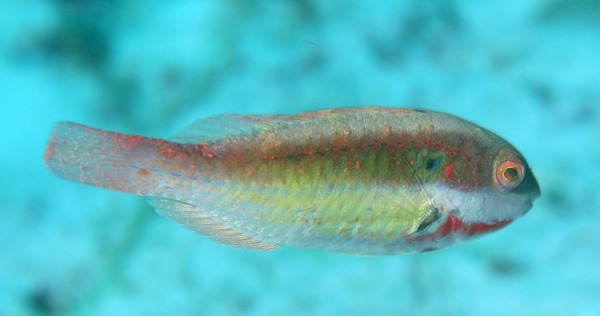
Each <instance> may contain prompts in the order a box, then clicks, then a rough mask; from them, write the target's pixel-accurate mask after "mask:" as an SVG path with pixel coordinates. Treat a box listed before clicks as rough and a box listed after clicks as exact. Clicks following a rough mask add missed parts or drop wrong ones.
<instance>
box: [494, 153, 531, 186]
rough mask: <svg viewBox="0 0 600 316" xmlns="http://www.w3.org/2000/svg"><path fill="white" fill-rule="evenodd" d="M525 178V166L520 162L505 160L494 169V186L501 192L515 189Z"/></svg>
mask: <svg viewBox="0 0 600 316" xmlns="http://www.w3.org/2000/svg"><path fill="white" fill-rule="evenodd" d="M524 177H525V166H523V163H521V162H520V161H515V160H505V161H503V162H501V163H499V164H498V166H497V167H496V185H497V186H498V188H500V189H501V190H503V191H508V190H512V189H514V188H516V187H517V186H518V185H519V184H521V182H522V181H523V178H524Z"/></svg>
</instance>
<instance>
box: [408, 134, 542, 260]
mask: <svg viewBox="0 0 600 316" xmlns="http://www.w3.org/2000/svg"><path fill="white" fill-rule="evenodd" d="M484 132H485V133H489V135H486V137H488V139H486V143H487V144H488V145H487V146H484V147H485V153H482V154H481V155H471V156H470V157H471V159H474V160H476V161H475V162H473V163H469V164H468V165H469V166H471V167H469V168H464V169H463V170H461V171H460V172H459V173H458V174H456V176H455V177H453V178H452V179H451V180H449V181H445V182H444V181H440V182H437V183H433V184H431V188H430V192H431V204H430V205H431V206H430V209H429V210H428V211H426V212H424V214H423V216H422V217H421V219H420V223H418V224H417V225H418V227H423V228H424V229H422V230H421V229H418V230H417V231H416V233H415V234H414V236H410V237H409V238H408V240H409V241H410V242H413V243H414V245H413V246H414V248H413V249H415V250H416V251H429V250H435V249H440V248H443V247H446V246H449V245H451V244H453V243H455V242H459V241H463V240H466V239H469V238H472V237H475V236H479V235H483V234H485V233H489V232H492V231H495V230H498V229H500V228H502V227H505V226H506V225H508V224H510V223H512V222H513V221H514V220H515V219H517V218H519V217H521V216H523V215H524V214H525V213H527V212H528V211H529V210H530V209H531V207H532V206H533V202H534V200H535V199H536V198H537V197H539V196H540V194H541V190H540V186H539V184H538V182H537V180H536V178H535V176H534V174H533V172H532V171H531V168H530V167H529V164H528V163H527V161H526V160H525V158H524V157H523V156H522V155H521V154H520V153H519V152H518V151H517V150H516V149H515V148H514V147H513V146H512V145H510V144H509V143H508V142H506V141H504V140H502V139H500V138H499V137H498V136H496V135H494V134H491V133H490V132H487V131H484ZM490 144H491V145H490ZM478 148H482V147H481V146H480V147H478ZM465 184H466V185H465Z"/></svg>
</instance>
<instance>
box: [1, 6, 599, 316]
mask: <svg viewBox="0 0 600 316" xmlns="http://www.w3.org/2000/svg"><path fill="white" fill-rule="evenodd" d="M599 78H600V1H598V0H534V1H520V0H491V1H476V0H470V1H467V0H465V1H317V0H315V1H308V0H306V1H300V0H299V1H233V0H224V1H193V0H173V1H157V0H148V1H133V0H132V1H124V0H123V1H119V0H109V1H100V0H87V1H84V0H80V1H77V0H60V1H59V0H54V1H50V0H46V1H43V0H19V1H17V0H3V1H1V2H0V118H1V122H2V124H1V125H0V132H1V135H2V137H0V153H1V156H0V173H1V176H0V190H1V191H0V202H1V204H0V205H1V206H2V207H0V315H2V316H3V315H486V316H489V315H599V314H600V269H599V267H600V225H599V224H600V207H599V206H600V192H599V191H600V189H599V183H598V179H600V167H599V166H600V114H599V110H600V107H599V105H600V89H599V83H600V79H599ZM366 105H385V106H396V107H418V108H426V109H432V110H438V111H443V112H448V113H451V114H454V115H457V116H460V117H463V118H465V119H468V120H470V121H473V122H475V123H477V124H480V125H482V126H484V127H486V128H488V129H491V130H492V131H494V132H496V133H498V134H499V135H501V136H502V137H504V138H505V139H507V140H509V141H510V142H511V143H513V144H514V145H515V146H516V147H517V148H519V149H520V150H521V151H522V152H523V154H524V155H525V157H526V158H527V159H528V161H529V163H530V164H531V165H532V166H533V170H534V173H535V174H536V177H537V179H538V181H539V183H540V186H541V188H542V197H541V198H540V199H538V200H537V201H536V203H535V204H534V207H533V209H532V210H531V211H530V212H529V213H528V214H527V215H526V216H525V217H523V218H521V219H519V220H518V221H516V222H515V223H513V224H512V225H510V226H508V227H506V228H505V229H502V230H500V231H498V232H496V233H493V234H490V235H488V236H485V237H482V238H479V239H476V240H473V241H470V242H468V243H463V244H459V245H455V246H453V247H451V248H448V249H444V250H441V251H437V252H431V253H424V254H408V255H398V256H390V257H360V256H349V255H340V254H334V253H328V252H323V251H318V250H306V249H289V248H283V249H279V250H275V251H271V252H251V251H246V250H241V249H236V248H232V247H227V246H222V245H219V244H216V243H214V242H212V241H210V240H208V239H206V238H204V237H202V236H200V235H197V234H194V233H192V232H191V231H188V230H187V229H184V228H182V227H181V226H179V225H177V224H176V223H174V222H172V221H169V220H167V219H164V218H162V217H160V216H158V215H156V214H155V212H154V211H153V209H152V208H151V207H150V206H149V205H148V204H147V203H146V201H145V200H144V199H143V198H141V197H136V196H132V195H126V194H122V193H118V192H110V191H106V190H101V189H97V188H93V187H88V186H83V185H80V184H76V183H70V182H67V181H64V180H61V179H59V178H56V177H54V176H53V175H51V174H50V172H49V171H48V170H47V169H46V168H45V166H44V164H43V161H42V156H43V151H44V146H45V142H46V141H47V139H48V137H49V135H50V131H51V129H52V126H53V124H55V123H56V122H58V121H63V120H68V121H76V122H80V123H83V124H87V125H92V126H95V127H99V128H103V129H110V130H116V131H120V132H126V133H136V134H142V135H146V136H154V137H169V136H171V135H173V134H174V133H176V132H177V131H178V130H180V129H182V128H183V127H185V126H186V125H188V124H189V123H191V122H192V121H194V120H195V119H196V118H200V117H207V116H210V115H216V114H221V113H225V112H236V113H296V112H301V111H306V110H314V109H321V108H332V107H341V106H366Z"/></svg>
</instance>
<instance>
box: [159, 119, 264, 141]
mask: <svg viewBox="0 0 600 316" xmlns="http://www.w3.org/2000/svg"><path fill="white" fill-rule="evenodd" d="M268 117H269V116H253V115H239V114H223V115H219V116H213V117H208V118H203V119H199V120H196V121H195V122H194V123H192V124H191V125H190V126H188V127H186V128H184V129H183V130H182V131H181V132H179V133H177V134H176V135H175V136H173V137H172V138H170V139H169V140H170V141H173V142H177V143H184V144H198V143H205V142H214V141H218V140H222V139H227V138H232V137H234V136H238V135H240V134H247V133H252V132H255V131H258V130H261V129H264V128H268V127H269V124H268V121H269V120H268V119H266V118H268Z"/></svg>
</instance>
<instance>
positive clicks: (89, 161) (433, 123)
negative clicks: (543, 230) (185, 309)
mask: <svg viewBox="0 0 600 316" xmlns="http://www.w3.org/2000/svg"><path fill="white" fill-rule="evenodd" d="M44 158H45V161H46V164H47V166H48V168H49V169H50V170H51V171H52V172H53V173H54V174H56V175H57V176H59V177H62V178H65V179H68V180H71V181H75V182H80V183H84V184H88V185H92V186H96V187H101V188H105V189H109V190H116V191H122V192H127V193H132V194H137V195H141V196H146V197H148V198H149V200H150V203H151V204H152V205H153V206H154V207H155V208H156V210H157V211H158V213H159V214H161V215H164V216H166V217H167V218H170V219H172V220H174V221H176V222H178V223H180V224H182V225H183V226H186V227H188V228H190V229H192V230H194V231H196V232H198V233H200V234H202V235H204V236H206V237H208V238H211V239H213V240H216V241H218V242H220V243H223V244H228V245H233V246H237V247H242V248H247V249H254V250H269V249H274V248H277V247H281V246H293V247H308V248H318V249H326V250H330V251H334V252H341V253H350V254H364V255H389V254H396V253H401V252H424V251H430V250H436V249H440V248H443V247H447V246H449V245H452V244H454V243H456V242H460V241H464V240H467V239H470V238H471V237H474V236H479V235H482V234H484V233H487V232H490V231H494V230H497V229H500V228H502V227H504V226H506V225H508V224H509V223H511V222H512V221H513V220H515V219H516V218H518V217H520V216H522V215H523V214H525V213H526V212H527V211H528V210H529V209H530V208H531V207H532V204H533V201H534V200H535V199H536V198H537V197H538V196H539V195H540V188H539V185H538V182H537V180H536V178H535V177H534V175H533V173H532V172H531V168H530V167H529V165H528V164H527V162H526V161H525V158H523V156H522V155H521V154H520V153H519V151H517V149H515V147H513V146H512V145H510V144H509V143H508V142H507V141H505V140H503V139H502V138H500V137H499V136H497V135H495V134H494V133H492V132H490V131H488V130H486V129H484V128H481V127H479V126H477V125H475V124H473V123H470V122H468V121H465V120H463V119H460V118H458V117H455V116H452V115H448V114H443V113H438V112H432V111H424V110H417V109H397V108H386V107H364V108H340V109H332V110H320V111H314V112H306V113H301V114H296V115H237V114H224V115H221V116H216V117H210V118H205V119H200V120H198V121H196V122H195V123H193V124H192V125H191V126H190V127H188V128H186V129H185V130H183V131H182V132H181V133H179V134H177V135H175V136H174V137H172V138H170V139H168V140H162V139H158V138H149V137H142V136H134V135H125V134H121V133H116V132H109V131H105V130H99V129H95V128H91V127H87V126H83V125H80V124H76V123H71V122H60V123H58V124H57V125H56V126H55V128H54V131H53V134H52V136H51V139H50V141H49V142H48V145H47V148H46V152H45V157H44Z"/></svg>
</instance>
